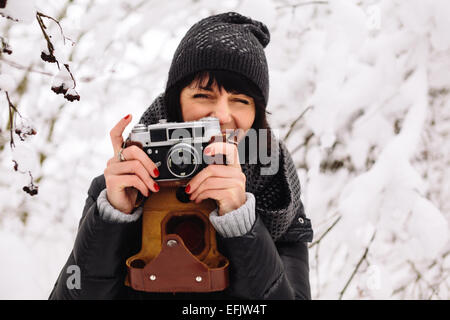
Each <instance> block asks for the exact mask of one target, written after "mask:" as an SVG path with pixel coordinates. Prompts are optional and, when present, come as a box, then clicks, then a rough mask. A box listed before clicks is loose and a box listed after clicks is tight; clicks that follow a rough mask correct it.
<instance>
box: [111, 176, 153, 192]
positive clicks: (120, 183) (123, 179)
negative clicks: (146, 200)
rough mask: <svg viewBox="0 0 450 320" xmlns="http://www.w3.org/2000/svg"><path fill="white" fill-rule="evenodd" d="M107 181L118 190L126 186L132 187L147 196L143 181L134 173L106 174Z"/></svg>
mask: <svg viewBox="0 0 450 320" xmlns="http://www.w3.org/2000/svg"><path fill="white" fill-rule="evenodd" d="M108 183H109V184H110V185H111V186H112V188H114V189H116V190H118V191H122V190H123V189H125V188H127V187H134V188H136V189H137V190H139V191H140V192H141V193H142V194H143V195H144V196H146V197H148V196H149V191H148V189H147V187H146V185H145V183H144V182H143V181H142V180H141V179H140V178H139V177H138V176H136V175H120V176H108Z"/></svg>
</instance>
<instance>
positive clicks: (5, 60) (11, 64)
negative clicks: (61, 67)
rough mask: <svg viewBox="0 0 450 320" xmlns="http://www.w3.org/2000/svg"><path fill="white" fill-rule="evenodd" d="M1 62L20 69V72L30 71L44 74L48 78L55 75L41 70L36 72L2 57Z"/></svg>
mask: <svg viewBox="0 0 450 320" xmlns="http://www.w3.org/2000/svg"><path fill="white" fill-rule="evenodd" d="M0 60H1V61H3V62H5V63H6V64H8V65H10V66H11V67H13V68H16V69H19V70H28V71H31V72H36V73H40V74H43V75H46V76H53V74H51V73H50V72H45V71H41V70H34V69H31V68H29V67H25V66H22V65H20V64H18V63H17V62H14V61H11V60H7V59H5V58H3V57H1V58H0Z"/></svg>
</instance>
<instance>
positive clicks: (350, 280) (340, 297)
mask: <svg viewBox="0 0 450 320" xmlns="http://www.w3.org/2000/svg"><path fill="white" fill-rule="evenodd" d="M376 233H377V231H376V230H375V231H374V232H373V235H372V238H371V239H370V241H369V244H368V245H367V247H366V249H365V250H364V254H363V255H362V257H361V259H359V261H358V263H357V265H356V267H355V270H353V272H352V275H351V276H350V278H349V279H348V280H347V283H346V284H345V286H344V288H343V289H342V291H341V292H340V294H339V300H342V296H343V295H344V293H345V291H346V290H347V288H348V286H349V285H350V283H351V282H352V280H353V277H354V276H355V275H356V273H357V272H358V269H359V267H360V266H361V264H362V263H363V261H364V260H366V258H367V254H368V253H369V248H370V245H371V244H372V242H373V240H374V239H375V234H376Z"/></svg>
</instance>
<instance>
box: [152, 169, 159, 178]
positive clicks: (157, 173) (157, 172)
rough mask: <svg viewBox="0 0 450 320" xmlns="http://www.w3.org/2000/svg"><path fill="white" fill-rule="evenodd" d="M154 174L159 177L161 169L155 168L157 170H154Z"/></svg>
mask: <svg viewBox="0 0 450 320" xmlns="http://www.w3.org/2000/svg"><path fill="white" fill-rule="evenodd" d="M153 174H154V175H155V176H156V177H158V176H159V170H158V168H155V170H153Z"/></svg>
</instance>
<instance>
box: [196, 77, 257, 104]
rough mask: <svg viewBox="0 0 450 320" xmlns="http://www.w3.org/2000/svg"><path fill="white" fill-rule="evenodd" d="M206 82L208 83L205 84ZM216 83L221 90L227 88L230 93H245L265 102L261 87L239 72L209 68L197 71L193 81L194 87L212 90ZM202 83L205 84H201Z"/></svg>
mask: <svg viewBox="0 0 450 320" xmlns="http://www.w3.org/2000/svg"><path fill="white" fill-rule="evenodd" d="M205 82H206V84H205ZM214 83H216V84H217V86H218V88H219V91H220V90H222V88H223V89H225V91H227V92H228V93H233V94H244V95H247V96H249V97H252V98H253V99H254V100H255V102H256V101H258V102H260V103H264V98H263V97H262V94H261V92H260V90H259V88H258V87H257V86H256V85H255V84H254V83H253V82H251V81H250V80H248V79H247V78H245V77H244V76H241V75H240V74H238V73H234V72H230V71H225V70H208V71H201V72H199V73H197V74H196V75H195V77H194V79H193V81H192V85H193V87H194V88H201V89H207V90H208V89H209V90H212V86H213V84H214ZM202 84H205V85H203V86H201V85H202Z"/></svg>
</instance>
